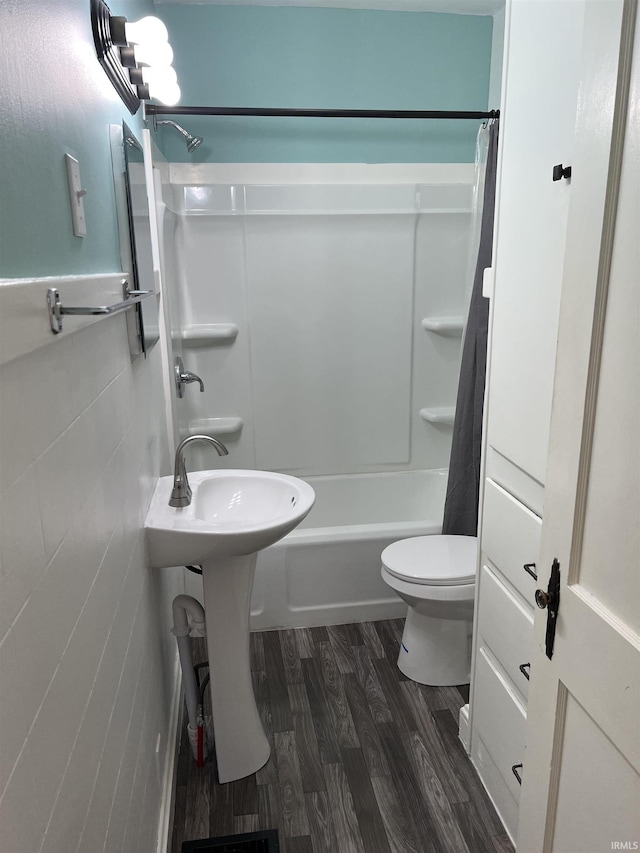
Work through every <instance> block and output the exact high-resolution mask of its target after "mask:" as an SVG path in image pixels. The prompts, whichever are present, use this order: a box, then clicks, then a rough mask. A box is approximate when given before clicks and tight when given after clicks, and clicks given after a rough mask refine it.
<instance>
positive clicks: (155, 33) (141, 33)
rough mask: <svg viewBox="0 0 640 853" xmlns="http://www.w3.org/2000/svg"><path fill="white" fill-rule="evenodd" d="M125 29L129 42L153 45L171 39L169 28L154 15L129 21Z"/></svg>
mask: <svg viewBox="0 0 640 853" xmlns="http://www.w3.org/2000/svg"><path fill="white" fill-rule="evenodd" d="M124 31H125V33H126V37H127V42H128V43H129V44H139V45H143V44H144V45H147V44H149V45H151V44H162V42H167V41H169V33H168V31H167V28H166V27H165V25H164V24H163V22H162V21H161V20H160V18H155V17H154V16H153V15H149V16H147V17H146V18H141V19H140V20H139V21H133V22H132V23H129V21H127V23H126V24H125V25H124Z"/></svg>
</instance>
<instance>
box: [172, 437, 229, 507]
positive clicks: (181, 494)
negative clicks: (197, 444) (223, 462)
mask: <svg viewBox="0 0 640 853" xmlns="http://www.w3.org/2000/svg"><path fill="white" fill-rule="evenodd" d="M192 441H207V442H209V444H212V445H213V446H214V447H215V449H216V450H217V451H218V456H227V455H228V453H229V451H228V450H227V448H226V447H225V446H224V444H223V443H222V442H221V441H218V439H217V438H211V436H209V435H190V436H188V437H187V438H185V439H183V440H182V441H181V442H180V444H179V445H178V449H177V450H176V461H175V466H174V472H173V491H172V492H171V498H170V500H169V506H189V504H190V503H191V486H190V485H189V480H188V479H187V469H186V466H185V461H184V450H185V448H186V446H187V445H188V444H191V442H192Z"/></svg>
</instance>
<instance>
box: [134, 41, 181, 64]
mask: <svg viewBox="0 0 640 853" xmlns="http://www.w3.org/2000/svg"><path fill="white" fill-rule="evenodd" d="M133 53H134V56H135V58H136V63H137V64H138V65H151V66H153V67H154V68H156V67H157V68H161V67H165V68H166V67H167V66H169V65H171V63H172V62H173V50H172V49H171V45H170V44H167V42H166V41H165V42H162V43H161V44H154V45H150V44H135V45H134V46H133Z"/></svg>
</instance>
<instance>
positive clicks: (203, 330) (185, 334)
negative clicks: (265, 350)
mask: <svg viewBox="0 0 640 853" xmlns="http://www.w3.org/2000/svg"><path fill="white" fill-rule="evenodd" d="M237 336H238V327H237V326H236V324H235V323H198V324H196V325H193V326H185V327H184V328H183V329H180V330H179V331H176V332H174V333H173V334H172V337H173V338H175V339H177V340H181V341H182V342H183V344H184V346H186V347H202V346H225V345H228V344H232V343H233V342H234V341H235V339H236V338H237Z"/></svg>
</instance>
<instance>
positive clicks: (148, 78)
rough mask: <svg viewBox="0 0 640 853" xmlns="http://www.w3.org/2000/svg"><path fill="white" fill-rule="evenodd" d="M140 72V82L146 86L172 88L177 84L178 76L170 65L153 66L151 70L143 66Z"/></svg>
mask: <svg viewBox="0 0 640 853" xmlns="http://www.w3.org/2000/svg"><path fill="white" fill-rule="evenodd" d="M140 72H141V74H142V82H143V83H146V84H147V85H148V86H172V85H174V84H176V83H177V82H178V75H177V74H176V72H175V69H174V68H173V67H172V66H171V65H166V66H161V67H158V66H154V67H153V68H149V67H147V66H143V67H142V68H141V69H140Z"/></svg>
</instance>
